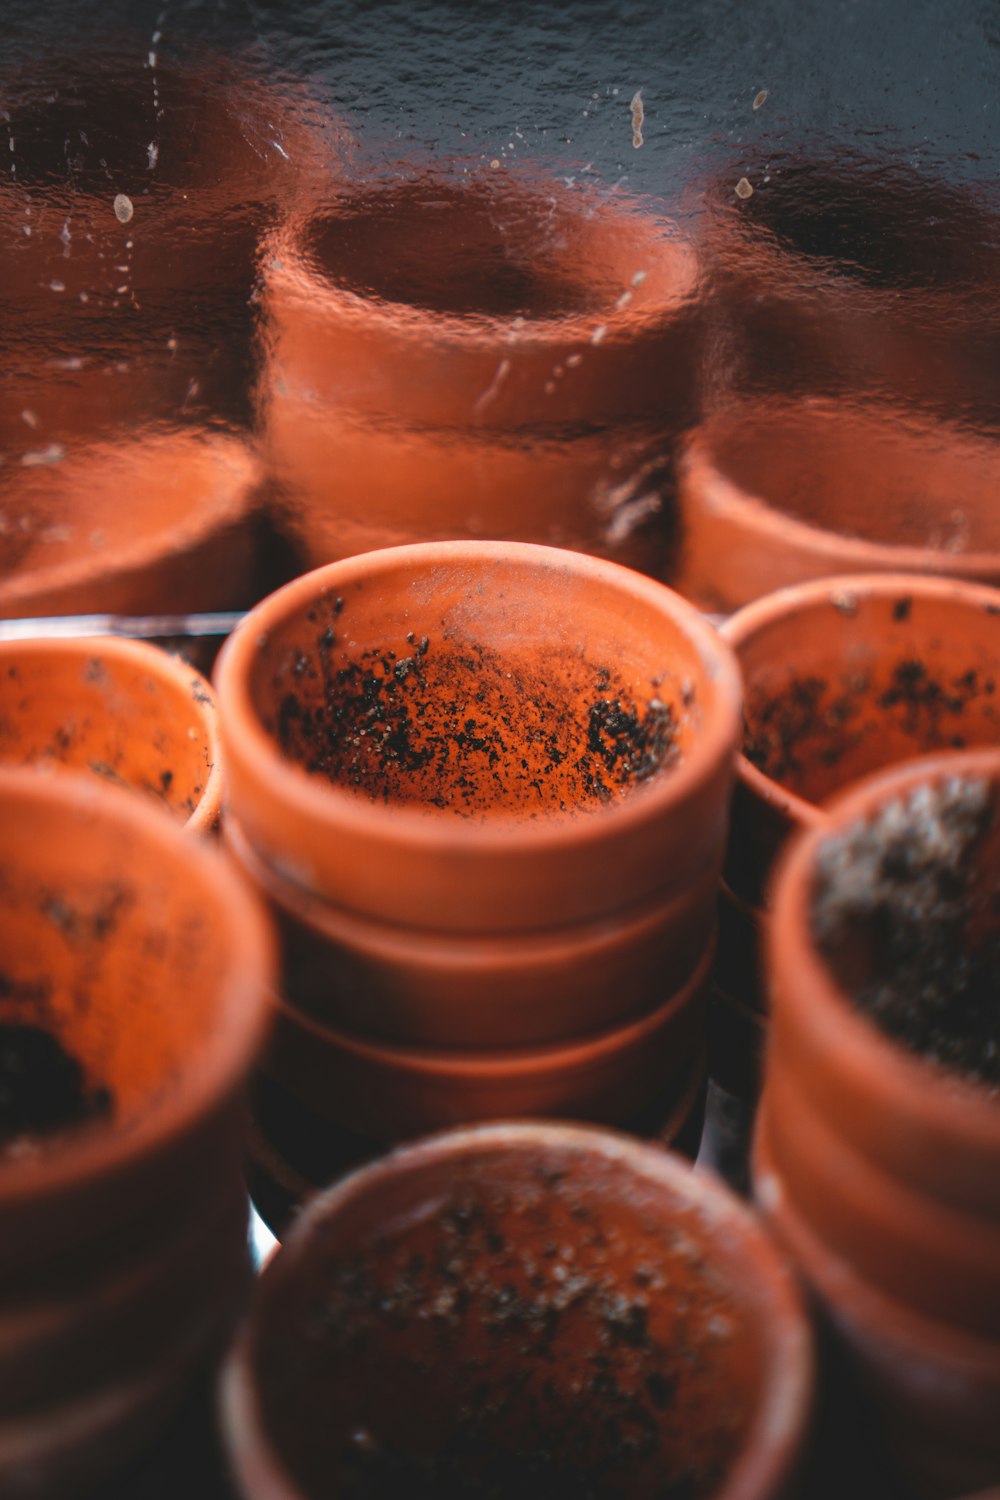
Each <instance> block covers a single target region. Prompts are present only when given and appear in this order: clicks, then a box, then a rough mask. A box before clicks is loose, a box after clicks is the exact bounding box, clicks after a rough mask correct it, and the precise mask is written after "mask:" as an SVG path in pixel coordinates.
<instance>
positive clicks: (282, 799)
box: [216, 542, 740, 936]
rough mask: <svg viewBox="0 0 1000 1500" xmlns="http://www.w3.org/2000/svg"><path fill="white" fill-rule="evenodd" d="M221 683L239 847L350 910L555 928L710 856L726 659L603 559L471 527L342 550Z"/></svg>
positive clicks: (622, 902)
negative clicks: (451, 537) (488, 537)
mask: <svg viewBox="0 0 1000 1500" xmlns="http://www.w3.org/2000/svg"><path fill="white" fill-rule="evenodd" d="M216 683H217V690H218V694H219V709H220V722H221V726H222V734H223V745H224V751H225V754H226V764H227V775H228V778H229V780H228V791H227V798H228V806H229V807H230V808H231V810H232V813H233V815H234V816H235V817H236V818H237V819H238V820H239V823H240V826H241V828H242V830H243V832H244V834H245V835H246V838H247V840H248V841H249V843H250V844H251V845H252V846H253V848H254V849H255V850H256V851H257V853H258V854H259V855H260V856H261V857H262V858H263V859H264V860H266V861H267V863H268V864H270V865H271V866H272V867H273V868H274V869H275V870H277V872H278V873H279V875H280V876H281V877H282V878H283V879H285V880H289V881H291V882H292V883H294V884H297V885H299V886H301V887H302V888H303V890H305V891H307V892H310V893H312V894H314V895H316V896H319V897H321V898H322V899H323V900H325V901H328V902H330V903H332V904H334V905H336V906H338V907H341V908H343V909H345V910H348V911H350V912H353V913H356V914H360V915H362V916H368V917H374V918H376V919H381V920H385V919H386V918H388V919H389V920H391V921H392V922H393V923H396V924H398V925H400V926H410V927H416V928H430V929H437V930H440V928H441V923H442V914H443V913H447V924H448V929H449V931H451V932H452V933H456V934H459V933H473V934H478V935H480V936H482V935H485V934H487V933H502V932H508V933H512V932H521V933H524V934H527V933H531V932H543V931H546V930H548V931H551V930H553V929H558V928H560V927H566V926H569V925H571V924H573V923H584V922H593V921H599V920H604V919H606V918H608V917H610V916H611V915H613V914H622V913H628V912H629V911H630V910H633V911H634V908H636V907H641V906H642V905H643V904H644V903H646V902H650V901H652V900H654V899H659V900H663V901H664V902H666V901H668V900H670V899H671V898H673V897H675V896H676V895H677V894H678V893H680V892H682V891H683V890H685V889H687V888H688V886H689V884H690V881H691V876H692V874H693V872H698V874H699V875H700V874H701V873H702V872H704V871H706V870H708V869H709V868H710V867H711V866H712V864H713V862H714V861H716V860H718V861H719V862H720V863H721V852H722V845H723V842H724V839H725V829H726V817H727V803H728V797H729V790H730V784H731V781H730V778H731V774H732V758H733V749H734V744H735V739H736V736H737V733H738V728H739V696H740V690H739V679H738V674H737V672H736V668H735V663H734V662H733V660H732V657H731V655H730V653H729V650H728V647H726V646H725V645H724V644H723V643H722V642H720V640H719V638H718V636H717V634H716V632H715V631H713V630H712V629H711V627H710V626H708V625H707V624H706V622H705V621H704V620H702V619H701V618H700V617H698V615H697V614H696V612H695V611H693V610H692V609H691V608H690V607H689V606H688V605H686V604H685V603H684V602H683V601H682V600H680V599H678V598H677V596H676V595H674V594H672V593H671V592H670V591H669V590H667V589H664V588H662V587H661V586H660V585H658V584H656V583H653V582H652V581H651V580H648V579H643V578H641V577H639V576H638V575H636V574H634V573H632V572H630V571H628V570H625V569H621V568H618V567H617V566H615V565H613V564H611V563H607V562H604V561H601V560H599V559H595V558H588V557H584V556H582V555H581V554H578V553H571V552H562V551H558V550H554V549H550V548H539V547H534V546H529V545H519V544H513V543H510V544H499V543H487V542H479V543H476V542H451V543H447V542H443V543H438V544H426V545H422V546H414V547H400V548H393V549H390V550H388V551H385V552H380V553H370V554H367V555H365V556H362V557H359V558H352V559H348V560H346V561H344V562H341V563H336V564H333V565H331V566H330V567H328V568H324V569H320V570H318V571H317V572H316V573H313V574H309V575H307V576H306V577H304V578H302V579H299V580H297V581H295V582H294V583H292V584H289V585H288V586H287V587H285V588H284V589H281V590H279V591H278V592H277V593H276V594H273V595H272V596H271V597H270V598H269V599H267V600H265V601H264V603H263V604H261V605H259V606H258V607H257V608H256V609H255V610H253V611H252V612H251V614H250V615H249V616H248V617H247V619H246V620H245V621H244V623H243V624H242V625H241V626H240V627H239V628H238V629H237V630H236V631H235V632H234V634H233V635H232V636H231V637H230V638H229V640H228V641H227V643H226V646H225V648H224V650H223V652H222V654H221V656H220V658H219V663H218V666H217V669H216ZM397 684H398V686H397ZM383 693H384V698H380V701H381V702H382V703H383V704H385V705H386V707H385V710H384V711H385V712H387V713H388V715H389V718H388V720H387V721H385V722H387V723H388V725H389V731H390V733H389V737H388V738H386V737H384V730H383V728H382V727H380V725H381V722H382V721H381V720H380V719H379V715H380V714H381V713H382V712H383V709H382V708H377V709H375V711H374V714H372V713H371V712H370V708H371V700H372V699H373V698H374V697H379V696H380V695H381V694H383ZM345 726H346V729H345ZM630 735H631V737H632V749H631V750H630V749H629V746H628V745H627V743H626V741H627V740H628V738H629V736H630ZM643 745H645V748H644V749H643V748H642V746H643ZM338 757H339V759H338ZM310 766H313V767H314V768H315V769H314V770H313V771H312V772H310V770H309V769H308V768H309V767H310ZM647 773H648V774H647ZM717 867H718V866H717Z"/></svg>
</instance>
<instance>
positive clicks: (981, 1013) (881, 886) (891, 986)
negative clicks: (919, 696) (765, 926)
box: [810, 757, 1000, 1102]
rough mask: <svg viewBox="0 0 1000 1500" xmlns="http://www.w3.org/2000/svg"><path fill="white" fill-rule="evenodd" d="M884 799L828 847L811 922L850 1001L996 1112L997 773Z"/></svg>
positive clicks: (999, 1028)
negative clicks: (969, 1084)
mask: <svg viewBox="0 0 1000 1500" xmlns="http://www.w3.org/2000/svg"><path fill="white" fill-rule="evenodd" d="M952 766H953V770H952V773H951V774H949V775H942V774H940V773H938V774H936V775H934V776H933V777H931V776H929V777H928V778H927V781H926V782H925V783H923V784H921V783H920V782H916V783H915V784H913V783H911V784H910V785H908V786H906V787H903V788H900V789H899V790H898V791H897V792H896V793H895V794H891V793H888V792H887V793H886V795H885V796H884V798H883V799H882V800H881V801H880V803H879V804H878V805H877V806H875V807H874V808H873V809H872V811H871V812H870V813H869V814H868V816H867V817H864V818H858V819H857V820H855V821H853V822H851V823H849V824H847V825H846V826H843V825H838V827H837V828H836V830H835V831H833V832H831V833H830V834H828V835H827V836H826V837H825V838H824V839H823V840H822V842H821V843H820V845H819V850H818V855H817V860H816V868H815V871H814V874H813V879H812V887H811V907H810V919H811V923H812V929H813V936H814V938H815V941H816V944H817V947H818V949H819V951H820V953H821V954H822V955H823V958H824V959H825V961H826V963H827V964H828V965H829V967H830V969H831V971H832V973H833V974H834V976H835V977H836V979H837V981H838V983H839V985H840V986H841V988H842V990H843V991H844V993H845V994H846V995H847V996H848V997H849V999H850V1000H851V1001H852V1002H853V1003H854V1004H855V1005H856V1006H857V1007H858V1009H859V1010H861V1011H862V1012H863V1013H864V1014H865V1015H866V1016H868V1017H869V1018H870V1019H871V1020H872V1021H874V1023H875V1024H876V1025H877V1026H879V1027H880V1028H881V1029H882V1030H883V1031H884V1032H885V1033H886V1034H887V1035H888V1036H890V1037H892V1038H893V1039H894V1040H896V1041H898V1042H900V1043H901V1044H902V1045H903V1046H905V1047H906V1048H908V1049H909V1050H910V1051H911V1052H913V1053H914V1054H915V1055H918V1056H921V1057H923V1058H926V1059H927V1060H928V1061H930V1062H932V1063H935V1064H939V1065H940V1066H942V1067H944V1068H947V1069H949V1070H950V1071H952V1072H956V1073H959V1074H961V1075H963V1076H964V1077H965V1078H967V1079H970V1080H973V1081H974V1082H977V1083H980V1084H984V1085H985V1086H986V1087H987V1088H988V1089H989V1090H990V1091H991V1093H992V1094H993V1095H994V1096H995V1097H996V1098H997V1100H998V1102H1000V1011H998V1007H997V994H998V993H1000V769H998V768H996V767H994V770H993V772H992V774H984V773H983V772H982V770H981V769H980V770H975V769H966V768H965V767H964V766H963V765H962V759H961V757H956V758H955V759H954V760H953V762H952Z"/></svg>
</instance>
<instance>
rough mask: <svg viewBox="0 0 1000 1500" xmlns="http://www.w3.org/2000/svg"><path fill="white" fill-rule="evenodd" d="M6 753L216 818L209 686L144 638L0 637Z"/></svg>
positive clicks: (200, 822)
mask: <svg viewBox="0 0 1000 1500" xmlns="http://www.w3.org/2000/svg"><path fill="white" fill-rule="evenodd" d="M0 761H2V762H9V763H11V764H22V765H27V764H34V765H38V766H39V767H45V768H55V767H64V768H66V769H72V770H80V771H89V772H91V773H92V774H93V775H95V776H98V777H100V778H101V779H103V780H105V781H109V782H111V783H113V784H115V785H118V786H126V787H131V788H133V789H134V790H135V791H139V792H142V793H144V794H145V795H146V796H149V797H152V798H154V799H155V800H156V801H157V802H159V803H160V804H161V805H162V806H164V807H166V808H167V809H168V810H169V811H170V812H172V813H173V814H174V815H175V816H176V817H178V818H180V819H181V820H182V821H189V820H190V821H192V822H193V823H194V825H195V826H197V827H210V826H211V825H212V824H213V822H214V821H215V819H216V818H217V817H218V811H219V803H220V800H221V781H222V769H221V763H220V756H219V747H218V736H217V732H216V724H215V705H214V700H213V698H212V692H211V688H210V687H209V685H208V683H207V682H206V681H205V679H204V678H203V677H202V676H201V675H200V674H199V673H198V672H196V671H195V670H194V669H193V668H191V667H188V666H187V665H186V664H185V663H183V662H181V661H179V660H175V659H174V658H173V657H170V656H168V655H167V654H166V653H165V652H163V651H160V650H158V649H157V648H156V647H154V646H147V645H145V644H143V643H141V642H136V641H122V640H118V639H114V638H109V639H105V640H101V639H95V640H90V641H40V640H35V641H17V642H13V641H10V642H3V643H0Z"/></svg>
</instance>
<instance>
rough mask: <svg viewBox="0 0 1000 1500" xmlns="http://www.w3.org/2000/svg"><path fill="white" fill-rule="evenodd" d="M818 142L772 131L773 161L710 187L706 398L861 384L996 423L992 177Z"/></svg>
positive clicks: (997, 311)
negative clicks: (930, 171) (819, 151)
mask: <svg viewBox="0 0 1000 1500" xmlns="http://www.w3.org/2000/svg"><path fill="white" fill-rule="evenodd" d="M811 150H812V148H806V149H805V150H804V149H803V147H802V145H801V144H799V145H796V146H794V147H791V148H790V147H789V145H788V143H787V141H782V142H778V141H776V140H774V139H772V140H770V141H769V142H768V146H767V154H766V161H767V164H766V166H759V167H758V166H755V165H754V164H752V163H749V164H747V163H744V165H743V166H742V167H741V169H740V171H734V172H732V174H731V176H730V177H729V178H728V179H727V180H726V181H725V182H722V181H721V180H720V181H718V182H716V183H714V184H711V185H710V187H709V189H708V192H707V194H706V199H705V203H704V209H703V213H702V216H701V222H700V224H699V227H698V237H697V246H698V252H699V257H700V260H701V263H702V266H703V271H704V279H705V314H706V348H705V360H704V364H703V370H702V381H703V389H704V391H705V395H706V399H707V400H709V401H710V402H711V401H713V400H716V399H719V398H720V397H723V398H724V397H725V396H727V395H728V396H731V395H733V394H734V393H736V392H739V393H741V394H742V395H744V396H746V397H749V398H751V399H759V398H763V397H766V396H769V395H776V394H779V393H781V392H784V393H785V394H789V393H793V392H794V393H799V394H805V393H808V394H823V395H839V396H847V397H849V396H857V395H858V394H859V393H861V394H862V395H863V398H864V399H865V400H889V401H893V402H899V403H901V404H905V405H906V406H907V407H908V408H909V409H911V410H920V411H924V412H927V413H934V414H935V415H937V416H940V417H944V418H950V419H953V420H956V421H961V422H963V423H968V424H971V425H974V426H978V427H983V426H985V427H988V428H993V429H994V430H995V429H997V428H998V427H1000V378H998V377H1000V256H998V253H997V245H998V243H1000V198H998V195H997V192H996V186H995V183H994V182H992V181H980V182H978V183H976V182H974V181H966V182H965V183H961V182H958V181H956V180H954V179H951V180H949V179H947V178H943V177H941V176H937V177H933V178H929V177H928V175H927V173H926V171H925V170H924V168H923V167H922V166H921V167H919V168H914V167H910V166H909V165H905V164H903V163H902V162H900V161H898V160H893V159H892V157H891V156H890V155H888V154H887V153H886V152H884V151H880V152H879V153H878V155H877V156H874V155H873V156H867V155H865V154H864V153H861V152H856V151H850V150H847V151H844V150H842V149H840V150H838V152H837V155H836V158H834V157H832V156H831V157H829V158H826V159H824V158H822V157H818V156H816V155H815V154H811V155H810V154H807V153H808V152H809V151H811ZM741 172H742V173H743V175H745V176H746V177H747V179H748V181H749V182H750V185H751V187H752V188H753V192H752V194H751V195H750V196H749V197H747V198H745V199H740V198H738V197H737V196H736V194H735V192H734V187H735V184H736V182H737V180H738V178H739V177H740V175H741Z"/></svg>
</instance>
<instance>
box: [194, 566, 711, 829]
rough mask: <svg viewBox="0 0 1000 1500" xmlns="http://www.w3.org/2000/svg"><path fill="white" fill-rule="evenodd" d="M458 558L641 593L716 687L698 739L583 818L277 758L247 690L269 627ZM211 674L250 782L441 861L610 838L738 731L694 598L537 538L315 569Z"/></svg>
mask: <svg viewBox="0 0 1000 1500" xmlns="http://www.w3.org/2000/svg"><path fill="white" fill-rule="evenodd" d="M463 562H464V563H472V564H474V565H480V566H481V565H483V564H485V563H489V564H491V565H492V566H493V569H494V576H495V570H496V568H497V567H498V566H501V565H504V564H506V565H512V566H513V567H515V568H516V569H517V571H518V572H524V571H526V570H527V569H528V568H530V569H531V570H532V571H533V572H538V573H539V574H540V575H541V576H542V577H544V576H545V575H547V574H551V573H564V574H571V575H575V576H576V577H582V578H584V579H590V580H593V582H594V583H595V584H598V585H600V586H602V587H603V588H605V589H609V590H613V591H615V592H618V593H624V594H628V595H631V596H632V597H633V598H638V599H640V600H642V601H643V602H644V603H645V604H646V605H647V606H648V607H650V608H652V609H654V610H656V611H658V612H659V613H660V614H662V615H664V616H666V617H667V618H668V619H669V622H670V624H671V627H672V628H673V629H674V630H676V631H678V632H679V633H680V634H683V635H684V636H686V637H687V639H688V641H689V642H690V644H691V645H692V646H693V647H694V649H695V651H696V653H697V655H698V657H699V658H700V661H701V665H702V668H703V671H704V673H705V675H706V676H707V677H708V678H709V679H710V681H711V683H712V689H713V691H712V698H711V701H710V702H709V703H708V704H707V705H705V704H703V709H704V721H703V723H702V725H701V726H700V727H699V732H698V734H697V736H696V738H695V741H694V743H693V745H692V746H691V748H690V750H689V751H688V752H687V753H686V754H685V755H684V757H683V758H682V759H681V761H680V762H679V764H677V765H675V766H671V767H669V768H666V769H665V771H664V772H663V773H662V774H660V775H656V776H652V777H650V778H649V780H648V781H647V782H645V783H644V784H643V785H642V786H641V787H638V788H637V789H636V791H635V792H634V793H633V794H632V795H631V796H628V797H626V798H624V799H622V800H621V801H616V802H614V803H611V804H609V805H607V806H605V807H603V808H599V809H597V810H595V811H593V812H588V813H587V815H586V816H585V817H573V816H572V815H569V816H562V817H557V816H553V817H551V818H545V819H539V820H537V821H532V820H529V819H524V818H521V819H510V820H501V819H496V820H491V821H490V822H475V823H467V822H466V821H464V820H463V819H461V818H457V817H455V816H454V815H452V814H450V813H444V814H442V813H440V812H438V811H435V810H434V809H419V810H418V809H415V808H412V807H406V806H403V807H397V806H392V807H383V806H380V805H379V804H378V803H376V802H374V801H371V800H369V799H368V798H367V797H364V796H363V795H355V794H353V793H350V792H347V791H345V790H344V789H343V788H341V787H339V786H337V785H336V784H334V783H332V782H330V781H328V780H326V779H324V778H321V777H319V776H314V775H310V774H309V772H308V771H306V770H304V769H303V768H302V767H301V766H299V765H297V764H296V763H295V762H294V761H292V760H290V759H288V758H287V757H286V756H284V755H283V754H282V753H281V751H280V749H279V747H278V746H277V744H276V742H275V741H274V740H273V739H272V738H271V736H270V735H269V734H267V732H266V731H265V730H264V728H263V726H262V724H261V722H260V719H259V717H258V715H257V711H256V708H255V706H254V703H253V700H252V696H251V692H250V676H251V670H252V666H253V659H254V655H255V652H256V650H257V648H258V646H259V645H260V644H261V643H262V642H264V641H266V639H267V636H268V632H269V630H271V629H273V628H274V627H275V626H278V625H280V624H282V623H283V622H284V621H285V620H287V619H289V618H293V617H295V616H296V615H300V614H304V613H305V611H306V609H307V608H308V606H309V605H310V604H311V603H312V602H314V601H316V600H319V599H322V598H325V597H327V596H328V595H336V594H337V593H339V592H340V591H341V590H343V589H345V588H346V587H347V586H348V585H349V584H352V583H355V582H358V581H362V580H364V581H371V580H372V579H378V578H379V577H380V576H381V575H382V574H384V573H385V572H386V570H390V571H391V572H394V573H398V572H401V571H403V570H404V569H405V568H406V567H407V565H411V566H413V567H414V568H417V567H422V566H424V567H425V566H440V565H444V564H452V565H454V564H456V563H463ZM214 681H215V688H216V694H217V697H218V703H219V710H220V719H221V723H222V733H223V748H224V753H225V754H226V756H227V763H228V764H229V765H230V766H231V765H232V764H233V763H234V762H236V761H237V760H239V761H243V762H244V763H245V764H249V765H250V767H251V774H252V776H253V779H254V781H255V783H256V784H257V785H260V784H262V783H263V784H265V785H266V786H267V787H268V795H269V797H270V796H272V795H273V796H275V797H276V799H277V800H278V801H280V802H281V803H283V804H286V805H289V804H290V805H291V807H292V808H293V809H294V812H295V814H296V816H297V817H299V818H302V819H305V820H312V822H313V823H314V824H315V825H317V826H319V827H325V828H327V829H329V830H333V831H343V832H344V833H347V834H349V835H350V837H352V838H353V839H364V840H368V841H377V842H378V843H379V844H384V845H386V846H388V847H393V846H395V847H398V848H405V849H406V850H407V851H408V852H412V853H417V854H422V855H424V856H426V855H428V854H434V855H435V856H437V857H439V858H440V857H447V855H448V854H449V853H452V852H454V853H456V854H468V853H470V852H471V853H474V854H475V855H477V856H480V857H482V856H486V857H489V856H490V855H492V854H495V853H500V852H502V853H505V854H520V855H522V856H524V855H528V854H529V853H534V852H541V851H565V853H566V854H570V853H571V852H572V851H574V850H577V849H579V848H580V847H581V846H584V847H585V846H587V845H590V844H595V843H596V844H600V843H602V842H603V841H604V839H605V837H606V836H609V835H610V836H611V837H613V838H620V837H623V836H626V835H627V834H628V833H629V832H630V831H631V830H633V829H634V828H635V827H636V826H641V825H642V824H645V823H647V822H649V820H650V818H651V817H655V816H662V814H663V813H664V812H665V811H667V809H669V808H670V807H672V806H675V805H677V804H678V803H681V802H683V801H685V800H686V799H688V798H689V797H691V796H692V795H694V794H695V792H696V789H698V788H699V787H700V785H701V784H702V783H704V782H706V781H708V780H709V779H710V778H711V777H712V776H713V775H714V774H715V773H716V769H717V765H718V762H719V759H720V757H721V756H722V754H723V752H724V751H725V747H726V745H727V743H731V742H735V740H736V738H737V737H738V732H739V720H740V704H741V679H740V674H739V670H738V668H737V665H736V660H735V657H734V656H733V654H732V651H731V649H730V648H729V646H728V644H726V643H724V642H722V641H721V638H720V636H719V634H718V632H717V631H716V630H715V629H714V627H713V626H712V625H710V624H709V622H708V621H707V620H706V619H705V618H704V617H703V616H702V615H701V614H700V613H699V612H698V611H697V609H696V608H695V606H694V605H693V604H689V603H688V602H687V600H685V599H683V598H682V597H681V596H680V595H679V594H676V593H674V592H673V591H672V590H670V589H668V588H666V587H665V585H663V584H661V583H657V582H656V581H655V580H654V579H652V578H647V577H646V576H645V575H643V574H640V573H635V572H633V571H632V570H631V569H630V568H626V567H623V566H622V565H621V564H620V563H613V562H609V561H607V560H606V559H604V558H597V557H591V556H589V555H588V554H586V553H582V552H571V551H567V550H564V549H562V548H557V547H547V546H541V545H539V544H537V543H534V542H493V541H447V542H416V543H409V544H406V545H404V546H399V547H386V548H380V549H379V550H377V551H374V552H364V553H359V554H357V555H355V556H353V557H348V558H344V559H342V560H340V561H339V562H334V563H328V564H327V565H326V566H325V567H322V568H317V569H314V570H313V571H312V572H309V573H305V574H303V575H301V576H300V577H299V578H296V579H293V580H292V582H291V583H287V584H285V585H284V586H283V587H282V588H280V589H278V590H277V591H276V592H275V593H273V594H270V595H269V596H268V597H267V598H266V599H264V600H262V601H261V602H260V603H259V604H257V605H256V606H255V607H254V609H252V610H251V611H250V612H249V613H248V614H247V615H246V616H245V617H244V619H243V620H242V621H241V622H240V624H239V625H237V627H236V629H235V630H234V631H233V633H232V634H231V635H230V636H229V638H228V639H227V641H226V642H225V645H224V646H223V648H222V651H221V652H220V654H219V658H218V662H217V664H216V669H215V676H214ZM227 729H228V732H227Z"/></svg>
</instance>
